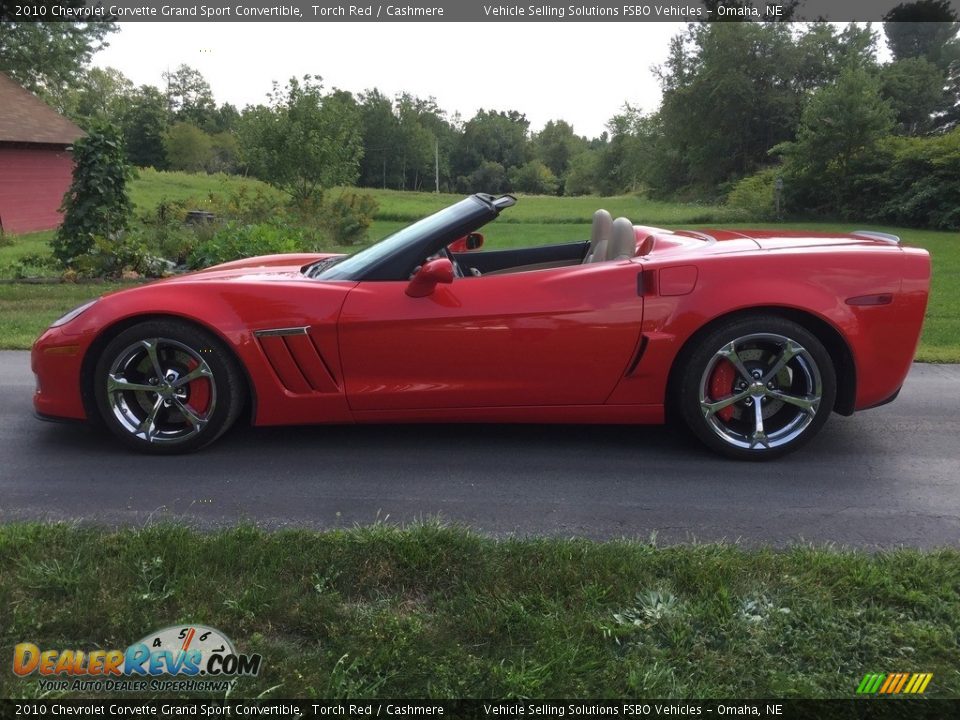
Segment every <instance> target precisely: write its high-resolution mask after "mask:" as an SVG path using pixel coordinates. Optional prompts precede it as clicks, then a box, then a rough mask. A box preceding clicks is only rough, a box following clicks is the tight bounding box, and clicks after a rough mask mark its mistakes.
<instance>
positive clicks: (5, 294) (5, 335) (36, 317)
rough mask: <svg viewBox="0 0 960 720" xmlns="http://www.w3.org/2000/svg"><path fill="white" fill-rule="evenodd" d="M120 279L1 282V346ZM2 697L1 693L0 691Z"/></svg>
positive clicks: (25, 338)
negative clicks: (90, 281)
mask: <svg viewBox="0 0 960 720" xmlns="http://www.w3.org/2000/svg"><path fill="white" fill-rule="evenodd" d="M120 287H122V285H121V284H120V283H83V284H72V283H61V284H56V285H48V284H44V285H29V284H22V283H0V350H25V349H27V348H29V347H30V346H31V345H32V344H33V341H34V340H36V339H37V336H38V335H39V334H40V333H41V332H42V331H43V330H44V328H46V327H47V326H48V325H49V324H50V323H51V322H53V321H54V320H56V319H57V318H58V317H60V316H61V315H63V314H64V313H66V312H67V311H69V310H71V309H72V308H75V307H76V306H77V305H80V304H81V303H84V302H86V301H87V300H90V299H91V298H95V297H97V296H98V295H102V294H103V293H105V292H110V291H111V290H116V289H118V288H120ZM0 697H2V695H0Z"/></svg>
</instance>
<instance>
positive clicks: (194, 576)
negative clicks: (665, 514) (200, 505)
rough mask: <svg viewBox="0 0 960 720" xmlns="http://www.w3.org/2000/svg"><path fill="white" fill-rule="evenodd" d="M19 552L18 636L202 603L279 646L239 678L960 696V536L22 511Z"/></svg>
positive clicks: (353, 689) (104, 640)
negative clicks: (637, 533) (88, 524)
mask: <svg viewBox="0 0 960 720" xmlns="http://www.w3.org/2000/svg"><path fill="white" fill-rule="evenodd" d="M0 567H2V568H4V572H3V573H2V574H0V647H5V648H11V647H12V646H13V645H15V644H16V643H19V642H25V641H29V642H33V643H35V644H37V645H39V646H40V647H41V648H51V649H52V648H76V649H87V648H105V649H111V648H119V649H123V648H125V647H127V645H129V644H130V643H132V642H135V641H136V640H137V639H139V638H141V637H143V636H144V635H146V634H147V633H148V632H150V631H152V630H155V629H159V628H161V627H165V626H168V625H170V624H179V623H190V622H196V623H202V624H205V625H210V626H213V627H216V628H219V629H220V630H222V631H223V632H224V633H226V634H227V635H228V636H229V637H231V638H232V639H233V640H234V642H235V643H236V645H237V647H238V650H239V651H240V652H248V653H249V652H257V653H260V654H262V656H263V668H262V671H261V674H260V676H259V677H257V678H255V679H245V680H242V681H240V683H239V684H238V686H237V688H236V689H235V690H234V691H233V693H232V696H234V697H251V696H256V695H258V694H259V693H261V692H263V691H264V690H266V689H267V688H272V687H274V686H279V687H277V689H276V690H274V691H273V692H272V694H271V695H270V696H271V697H323V698H332V699H336V698H346V697H350V698H373V697H430V698H458V697H484V698H488V697H503V698H520V697H531V698H536V697H548V698H549V697H571V698H603V697H627V696H636V697H656V698H668V697H692V698H707V697H717V698H738V697H743V698H747V697H760V698H763V697H840V698H849V697H853V696H854V691H855V689H856V687H857V684H858V683H859V682H860V680H861V678H862V677H863V675H864V674H865V673H867V672H932V673H933V680H932V682H931V684H930V686H929V688H928V689H927V693H926V694H927V695H930V696H934V697H958V696H960V673H958V671H957V668H958V667H960V649H958V645H957V637H958V636H960V553H958V552H957V551H956V550H941V551H933V552H915V551H910V550H899V551H896V552H883V553H878V554H872V555H868V554H865V553H859V552H848V551H839V550H836V549H810V548H797V549H793V550H789V551H784V552H774V551H771V550H758V551H746V550H743V549H740V548H737V547H735V546H723V545H701V546H696V545H694V546H677V547H667V548H657V547H654V546H652V545H650V544H644V543H640V542H634V541H625V540H624V541H614V542H606V543H596V542H591V541H586V540H576V539H573V540H561V539H523V540H521V539H506V540H494V539H489V538H483V537H480V536H478V535H475V534H471V533H469V532H466V531H463V530H460V529H456V528H449V527H443V526H440V525H438V524H429V523H428V524H424V525H420V526H416V527H413V528H410V529H406V530H398V529H394V528H390V527H387V526H384V525H375V526H372V527H368V528H357V529H352V530H345V531H331V532H325V533H318V532H309V531H283V532H277V533H264V532H261V531H258V530H255V529H252V528H248V527H247V528H237V529H232V530H227V531H222V532H217V533H213V534H205V533H196V532H193V531H191V530H188V529H186V528H184V527H177V526H153V527H147V528H143V529H127V530H121V531H119V532H113V531H107V530H102V529H93V528H79V527H75V526H67V525H38V524H14V525H5V526H0ZM39 693H40V690H39V686H38V685H37V683H36V680H35V679H33V680H26V681H24V680H20V679H16V678H14V677H13V675H12V673H11V672H10V669H9V665H8V666H7V667H6V668H4V669H3V671H2V672H0V697H34V696H37V695H38V694H39Z"/></svg>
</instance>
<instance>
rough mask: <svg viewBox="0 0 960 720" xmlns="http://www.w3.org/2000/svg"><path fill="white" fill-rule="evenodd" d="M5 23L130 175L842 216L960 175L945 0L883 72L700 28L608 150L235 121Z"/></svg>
mask: <svg viewBox="0 0 960 720" xmlns="http://www.w3.org/2000/svg"><path fill="white" fill-rule="evenodd" d="M12 25H16V24H15V23H5V24H3V26H2V27H0V69H4V70H6V71H7V72H10V73H11V74H13V75H14V76H15V77H16V78H17V79H18V80H20V81H21V82H23V83H24V84H26V85H27V86H28V87H30V88H31V89H33V90H34V91H36V92H38V93H40V94H41V95H43V96H44V97H46V98H47V99H48V100H49V101H50V102H51V103H52V104H54V105H55V106H56V107H57V108H58V109H59V110H61V111H62V112H64V113H65V114H67V115H69V116H70V117H72V118H74V119H75V120H76V121H77V122H78V123H80V124H81V125H82V126H85V127H86V126H90V125H92V124H95V123H97V122H99V121H101V120H109V121H111V122H113V123H115V124H117V125H118V126H119V127H120V128H121V129H122V133H123V136H124V139H125V144H126V148H127V153H128V157H129V159H130V160H131V162H132V163H134V164H135V165H140V166H153V167H156V168H159V169H182V170H190V171H208V172H212V171H224V172H243V173H249V174H253V175H256V176H259V177H262V178H264V179H266V180H268V181H270V182H273V183H274V184H276V185H278V186H279V187H282V188H284V189H285V190H287V191H288V192H289V193H290V195H291V196H292V197H294V198H297V199H300V200H304V199H305V198H308V197H309V196H310V195H311V194H313V193H315V191H316V190H317V189H319V188H322V187H324V186H329V185H331V184H356V185H360V186H364V187H377V188H381V187H382V188H394V189H406V190H441V191H456V192H468V191H476V190H483V191H487V192H501V191H507V190H515V191H521V192H529V193H544V194H568V195H576V194H585V193H602V194H610V193H620V192H644V193H647V194H649V195H651V196H654V197H663V198H678V197H679V198H690V199H709V200H722V199H724V198H725V197H726V196H727V195H728V193H730V192H731V191H734V195H733V196H731V197H736V198H738V201H742V202H744V203H745V205H750V203H751V202H754V201H755V200H756V198H754V199H751V198H750V194H751V193H760V194H762V195H763V196H764V197H766V196H767V195H768V194H769V193H768V191H769V190H770V188H771V186H772V183H773V181H774V179H775V177H782V178H783V179H784V181H785V184H786V195H787V200H788V207H789V208H792V209H793V210H794V211H809V212H818V213H833V214H834V215H837V214H841V215H842V214H847V213H851V212H856V211H857V210H858V207H859V206H858V203H859V202H860V201H859V200H858V199H857V197H858V193H862V192H866V191H867V188H870V189H871V191H872V192H875V193H876V192H880V191H882V190H883V189H884V188H886V192H888V193H889V192H893V190H892V189H891V188H894V187H897V188H900V189H901V190H902V184H903V182H904V178H903V177H901V178H900V179H899V180H897V179H896V178H892V177H879V176H880V175H884V173H885V172H888V171H890V172H892V168H893V166H894V165H898V164H899V165H900V166H902V167H907V166H910V167H913V168H914V169H916V168H917V167H928V166H929V167H935V168H937V169H938V172H939V173H940V175H938V177H940V178H941V180H943V182H944V183H946V184H947V186H951V185H950V183H954V180H951V179H950V178H953V177H955V176H956V175H958V174H960V172H958V171H957V164H958V163H960V160H957V158H955V157H953V156H951V155H950V153H951V152H953V151H952V150H951V148H953V147H955V146H956V145H957V144H958V142H957V141H956V140H955V139H954V140H951V138H955V137H956V134H957V133H958V132H960V130H957V129H956V128H957V126H958V122H960V40H958V37H957V35H958V30H960V22H958V18H957V17H956V16H955V15H954V13H953V11H952V10H951V8H950V6H949V3H948V2H946V1H945V0H919V1H918V2H913V3H909V4H903V5H900V6H898V7H896V8H894V9H893V10H892V11H890V13H888V15H887V17H886V21H885V22H884V23H883V25H882V33H883V34H884V35H885V37H886V40H887V44H888V46H889V48H890V51H891V53H892V59H891V60H890V61H889V62H885V63H881V62H879V60H878V43H879V41H880V32H879V31H878V30H877V29H875V28H873V27H872V26H870V25H866V26H858V25H853V24H851V25H849V26H847V27H846V28H842V29H838V28H836V27H835V26H833V25H831V24H828V23H823V22H819V23H810V24H806V23H805V24H796V23H789V22H767V21H761V22H711V23H697V24H690V25H688V26H687V27H686V28H685V29H684V30H683V31H682V32H681V33H679V34H678V35H677V36H676V37H674V38H673V39H672V41H671V44H670V48H669V52H668V56H667V57H666V58H665V59H664V61H663V62H662V64H660V65H659V66H657V67H655V68H654V69H653V70H654V72H655V73H656V75H657V77H658V79H659V82H660V85H661V88H662V92H663V100H662V103H661V106H660V108H659V109H658V110H657V111H655V112H653V113H647V114H644V113H642V112H640V111H639V110H638V109H636V108H634V107H631V106H629V105H624V106H623V108H622V110H621V111H620V112H619V113H617V114H616V115H615V116H614V117H612V118H611V119H610V121H609V123H608V125H607V131H606V132H604V133H603V134H602V135H601V136H600V137H596V138H587V137H583V136H580V135H578V134H577V133H576V132H575V129H574V128H573V127H572V126H571V125H570V124H569V123H567V122H565V121H564V120H562V119H555V120H551V121H550V122H548V123H547V124H546V125H545V126H544V127H543V128H542V129H539V130H532V129H531V127H530V123H529V121H528V119H527V118H526V116H525V115H524V114H523V113H522V112H520V111H518V110H515V109H508V110H499V109H482V110H480V111H478V112H477V113H476V114H475V115H474V116H473V117H471V118H469V119H464V118H462V117H460V116H459V115H457V114H453V115H451V114H449V113H447V112H446V111H445V110H444V109H443V108H440V107H439V106H438V105H437V103H436V102H435V100H434V99H433V98H420V97H416V96H413V95H410V94H407V93H402V94H400V95H398V96H396V97H392V98H391V97H388V96H386V95H385V94H383V93H382V92H381V91H380V90H378V89H376V88H373V89H369V90H366V91H364V92H361V93H359V94H352V93H350V92H346V91H343V90H338V89H325V88H324V87H323V85H322V82H321V80H320V78H319V77H309V76H308V77H306V78H303V79H291V80H290V81H289V82H288V83H287V84H286V85H283V86H280V85H274V87H273V89H272V91H271V92H269V93H268V94H267V102H266V103H264V104H261V105H257V106H249V107H246V108H244V109H242V110H238V109H237V108H235V107H233V106H232V105H229V104H224V105H219V106H218V105H217V104H216V102H215V101H214V98H213V93H212V90H211V88H210V86H209V84H208V83H207V81H206V80H205V79H204V78H203V76H202V75H201V74H200V73H199V72H197V71H196V70H195V69H193V68H190V67H188V66H185V65H182V66H180V67H179V68H177V69H176V70H174V71H172V72H169V73H166V74H165V75H164V80H165V82H166V87H163V88H156V87H152V86H142V87H139V88H137V87H134V86H133V84H132V83H131V82H130V81H129V80H127V79H126V78H125V77H124V76H123V74H122V73H120V72H119V71H117V70H113V69H110V68H107V69H99V68H89V69H86V66H87V63H88V61H89V58H90V56H91V54H92V53H93V52H95V50H96V48H97V47H98V46H99V45H100V44H102V43H103V42H104V37H105V36H106V34H107V32H108V31H109V30H110V29H111V28H109V27H108V26H103V25H98V26H84V25H83V24H73V25H71V24H69V23H59V24H57V25H56V26H54V27H51V26H47V25H42V24H41V25H40V26H39V29H38V28H35V27H34V26H32V25H31V26H30V28H29V30H28V31H27V32H20V30H21V29H20V28H12V27H11V26H12ZM105 28H106V29H105ZM39 42H42V43H43V44H44V45H45V46H47V45H49V46H50V47H51V48H53V49H54V51H53V52H51V53H49V58H50V59H49V61H48V62H47V64H49V67H46V68H45V67H40V66H38V65H37V63H36V61H35V58H36V57H37V56H36V54H33V55H31V52H30V47H31V43H39ZM915 155H916V156H917V157H914V156H915ZM878 158H879V159H885V160H886V161H887V162H888V166H887V167H886V169H885V168H884V167H880V166H878V165H877V162H878ZM923 158H925V160H924V159H923ZM951 158H952V159H951ZM918 163H919V165H918ZM924 163H926V164H924ZM944 167H946V168H947V170H946V171H944ZM865 173H867V174H871V177H872V178H873V179H872V180H870V179H869V178H866V177H865V176H864V174H865ZM944 173H946V174H944ZM951 173H953V174H951ZM878 174H879V175H878ZM904 177H905V176H904ZM860 209H862V208H860Z"/></svg>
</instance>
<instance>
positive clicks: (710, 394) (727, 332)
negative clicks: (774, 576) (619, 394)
mask: <svg viewBox="0 0 960 720" xmlns="http://www.w3.org/2000/svg"><path fill="white" fill-rule="evenodd" d="M683 382H684V387H683V388H682V389H681V411H682V414H683V416H684V418H685V420H686V421H687V424H688V425H689V426H690V428H691V429H692V430H693V431H694V433H695V434H696V435H697V436H698V437H699V438H700V439H701V440H703V441H704V442H705V443H706V444H707V445H709V446H711V447H713V448H714V449H716V450H719V451H720V452H723V453H724V454H726V455H729V456H732V457H738V458H758V459H759V458H767V457H775V456H778V455H781V454H783V453H785V452H789V451H790V450H793V449H795V448H796V447H798V446H799V445H800V444H801V443H802V442H805V441H806V440H807V439H809V438H810V437H811V436H812V435H813V434H814V433H815V432H816V431H817V430H818V429H819V428H820V426H821V425H822V424H823V422H824V421H825V420H826V418H827V416H828V415H829V413H830V412H831V411H832V409H833V403H834V399H835V395H836V379H835V373H834V369H833V365H832V362H831V359H830V355H829V353H828V352H827V351H826V349H825V348H824V346H823V344H822V343H821V342H820V341H819V340H818V339H817V338H816V337H815V336H814V335H813V334H811V333H810V332H809V331H807V330H806V329H805V328H803V327H801V326H799V325H796V324H795V323H793V322H790V321H788V320H785V319H783V318H777V317H770V318H754V319H743V320H738V321H734V322H732V323H726V324H723V325H722V326H721V327H719V328H718V329H717V330H716V331H714V332H713V333H711V334H710V335H709V336H708V337H706V338H704V340H703V342H702V344H701V345H700V346H699V347H698V348H697V349H696V350H695V351H694V352H693V353H692V355H691V357H690V359H689V362H688V364H687V366H686V369H685V372H684V379H683Z"/></svg>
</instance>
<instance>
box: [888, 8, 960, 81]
mask: <svg viewBox="0 0 960 720" xmlns="http://www.w3.org/2000/svg"><path fill="white" fill-rule="evenodd" d="M883 20H884V23H883V31H884V33H886V36H887V43H888V44H889V45H890V51H891V52H892V53H893V56H894V58H896V59H897V60H903V59H905V58H923V59H925V60H927V61H929V62H931V63H933V64H934V65H936V66H937V67H939V68H940V69H941V70H944V71H945V70H946V69H947V68H948V67H949V66H950V63H951V62H953V61H955V60H958V59H960V43H958V41H957V32H958V31H960V22H958V21H960V18H958V17H957V14H956V12H954V10H953V8H952V7H950V3H949V2H948V1H947V0H918V1H917V2H912V3H903V4H900V5H897V6H896V7H895V8H893V9H892V10H890V12H888V13H887V14H886V15H884V16H883Z"/></svg>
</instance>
